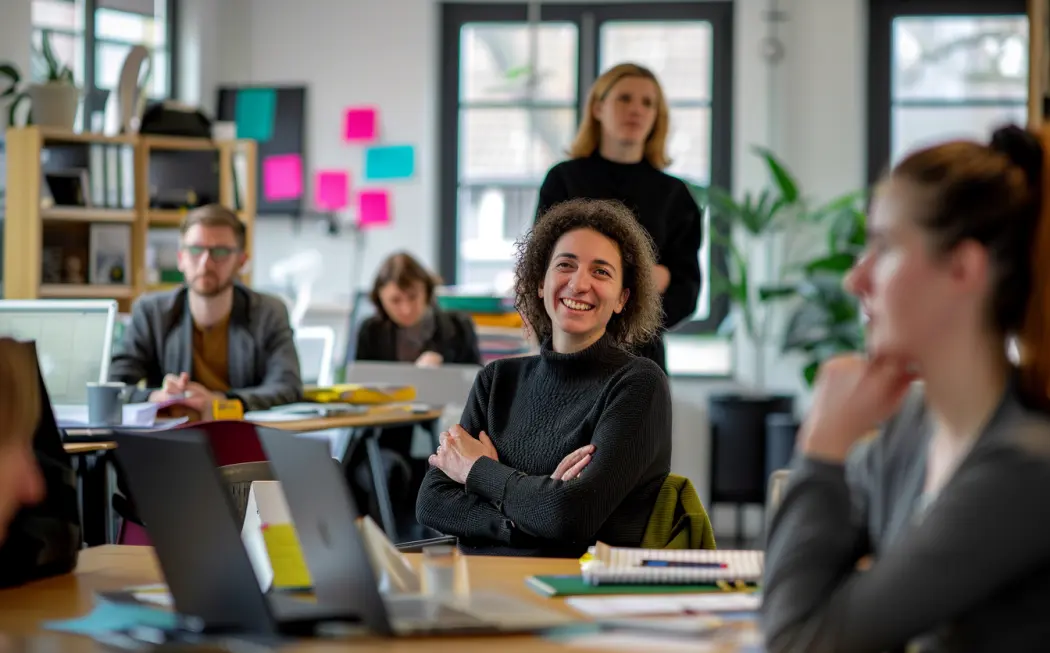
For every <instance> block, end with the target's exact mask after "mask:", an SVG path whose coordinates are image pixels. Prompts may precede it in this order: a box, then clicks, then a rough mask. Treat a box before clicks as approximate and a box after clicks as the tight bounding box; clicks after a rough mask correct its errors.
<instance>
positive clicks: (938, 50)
mask: <svg viewBox="0 0 1050 653" xmlns="http://www.w3.org/2000/svg"><path fill="white" fill-rule="evenodd" d="M893 58H894V65H893V94H894V97H895V98H896V99H900V98H956V99H961V98H1010V99H1022V100H1023V99H1025V98H1026V97H1027V96H1028V19H1027V18H1026V17H1024V16H923V17H908V18H897V19H896V20H894V21H893Z"/></svg>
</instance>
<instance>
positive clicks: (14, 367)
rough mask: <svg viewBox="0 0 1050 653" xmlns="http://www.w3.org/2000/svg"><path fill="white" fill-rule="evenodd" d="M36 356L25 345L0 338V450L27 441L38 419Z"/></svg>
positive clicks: (34, 429) (38, 387)
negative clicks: (18, 441) (16, 442)
mask: <svg viewBox="0 0 1050 653" xmlns="http://www.w3.org/2000/svg"><path fill="white" fill-rule="evenodd" d="M40 401H41V399H40V381H39V379H38V378H37V363H36V357H35V356H34V354H33V348H32V347H30V346H29V345H28V344H27V343H24V342H19V341H17V340H14V339H12V338H0V447H4V446H8V445H11V444H14V441H13V440H14V439H15V438H17V439H19V440H21V441H22V442H21V443H25V442H28V441H31V440H32V438H33V435H34V434H35V433H36V426H37V422H38V421H39V420H40Z"/></svg>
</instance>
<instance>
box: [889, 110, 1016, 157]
mask: <svg viewBox="0 0 1050 653" xmlns="http://www.w3.org/2000/svg"><path fill="white" fill-rule="evenodd" d="M1026 114H1027V108H1026V107H1025V106H1024V105H1018V106H1012V107H949V108H944V107H937V108H930V109H926V108H922V109H920V108H915V107H895V108H894V109H893V127H892V133H893V150H892V152H891V155H892V157H893V161H897V160H899V159H900V158H901V156H903V155H904V154H905V153H907V152H908V151H910V150H912V149H915V148H917V147H921V146H923V145H928V144H930V143H933V142H936V141H943V140H946V139H949V138H976V139H978V140H987V139H988V137H989V136H990V135H991V131H992V130H993V129H994V128H996V127H998V126H1000V125H1002V124H1004V123H1008V122H1015V123H1017V124H1019V125H1024V124H1025V119H1026Z"/></svg>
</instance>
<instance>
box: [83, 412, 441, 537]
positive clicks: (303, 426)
mask: <svg viewBox="0 0 1050 653" xmlns="http://www.w3.org/2000/svg"><path fill="white" fill-rule="evenodd" d="M441 415H442V411H441V410H440V409H434V410H427V411H412V410H406V409H405V408H404V407H402V406H377V407H375V408H373V409H372V410H370V411H369V412H367V413H356V414H343V415H331V416H327V417H308V418H304V419H296V420H283V421H274V422H258V421H257V422H254V423H255V424H258V425H259V426H266V427H270V428H275V429H280V430H284V431H297V432H298V431H324V430H328V429H350V430H354V431H360V432H362V433H361V436H360V437H362V439H363V441H364V445H365V451H366V453H367V454H368V463H369V467H370V469H371V471H372V478H373V479H377V480H374V481H373V486H374V491H375V494H376V504H377V505H378V507H379V521H380V523H381V525H382V526H383V530H384V531H385V532H386V533H387V535H388V536H389V537H390V538H391V539H394V540H395V541H396V539H397V529H396V522H395V519H394V507H393V503H392V502H391V499H390V488H388V487H387V486H386V483H384V482H380V480H381V479H385V478H386V473H385V471H384V469H383V461H382V456H381V454H380V451H379V435H380V433H381V432H382V430H383V429H385V428H393V427H397V426H413V425H416V424H419V425H422V426H424V427H426V428H427V430H429V431H430V435H431V438H432V440H433V447H434V449H435V450H436V449H437V444H438V443H437V437H438V432H437V424H438V420H439V419H440V418H441ZM70 431H75V429H70ZM91 432H92V433H93V434H95V435H96V436H97V437H99V439H98V440H96V441H93V442H67V443H65V445H64V447H65V450H66V453H68V454H70V455H71V456H75V457H77V458H78V460H77V473H78V475H79V477H80V482H79V489H80V504H81V515H82V519H81V522H82V524H83V527H84V538H85V542H86V543H87V544H88V546H92V545H96V544H102V543H105V542H112V541H114V540H115V537H114V536H113V534H111V533H110V532H109V531H110V530H111V518H110V509H109V506H110V497H111V495H112V494H113V489H112V487H110V485H111V484H110V479H109V476H108V470H107V462H108V455H109V454H108V453H107V452H108V451H110V450H112V449H115V448H116V447H117V443H116V442H113V441H111V440H105V439H104V438H105V437H107V436H109V437H111V436H112V434H111V433H110V432H107V431H105V430H101V429H93V430H92V431H91Z"/></svg>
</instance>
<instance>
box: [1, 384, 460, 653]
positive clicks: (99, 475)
mask: <svg viewBox="0 0 1050 653" xmlns="http://www.w3.org/2000/svg"><path fill="white" fill-rule="evenodd" d="M442 413H443V411H442V410H440V409H436V408H431V409H426V410H421V409H410V408H408V407H405V406H401V405H384V406H377V407H375V408H373V409H371V410H369V411H368V412H362V413H343V414H335V415H327V416H324V417H302V418H296V419H288V418H287V416H283V415H282V416H280V418H279V419H274V420H273V421H269V420H266V419H254V420H253V422H252V423H254V424H256V425H258V426H265V427H270V428H275V429H281V430H284V431H290V432H296V433H308V432H311V431H326V430H330V429H345V430H349V431H351V433H352V435H351V438H350V439H351V440H353V439H354V438H360V439H361V441H362V442H363V443H364V446H365V452H366V454H367V457H368V461H369V465H370V467H371V471H372V478H374V479H384V478H385V473H384V471H383V466H382V465H383V463H382V457H381V454H380V451H379V436H380V434H382V432H383V431H384V429H389V428H394V427H399V426H415V425H420V426H423V427H424V428H425V429H426V430H427V431H428V432H429V433H430V437H431V439H432V441H433V442H432V444H433V447H434V449H437V437H438V422H439V420H440V419H441V416H442ZM277 415H278V414H276V413H275V416H277ZM66 432H67V434H70V435H74V436H79V437H80V438H83V437H84V436H89V437H92V438H93V439H92V440H90V441H75V442H66V443H65V444H64V447H65V450H66V453H68V454H69V455H70V456H72V457H73V459H74V463H75V465H76V472H77V479H78V486H79V487H78V489H79V493H80V503H81V523H82V524H83V530H84V541H85V543H86V544H87V545H88V546H94V545H99V544H107V543H110V542H112V541H114V536H113V534H112V533H111V532H110V531H111V530H112V529H111V522H112V519H111V518H110V496H111V495H112V494H113V488H112V483H111V481H110V475H109V470H108V464H107V463H108V458H107V457H108V456H109V455H110V451H112V450H113V449H115V448H116V446H117V445H116V443H115V442H113V441H112V440H107V439H106V437H107V436H109V435H110V434H111V431H109V430H105V429H90V430H89V429H66ZM374 490H375V494H376V504H377V506H378V507H379V513H380V514H379V521H380V524H381V525H382V527H383V530H384V531H385V532H386V533H387V535H388V536H389V537H391V538H396V535H397V533H396V525H395V519H394V508H393V502H392V501H391V499H390V492H389V488H388V487H387V486H386V483H383V482H376V483H374ZM0 653H3V652H2V651H0Z"/></svg>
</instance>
